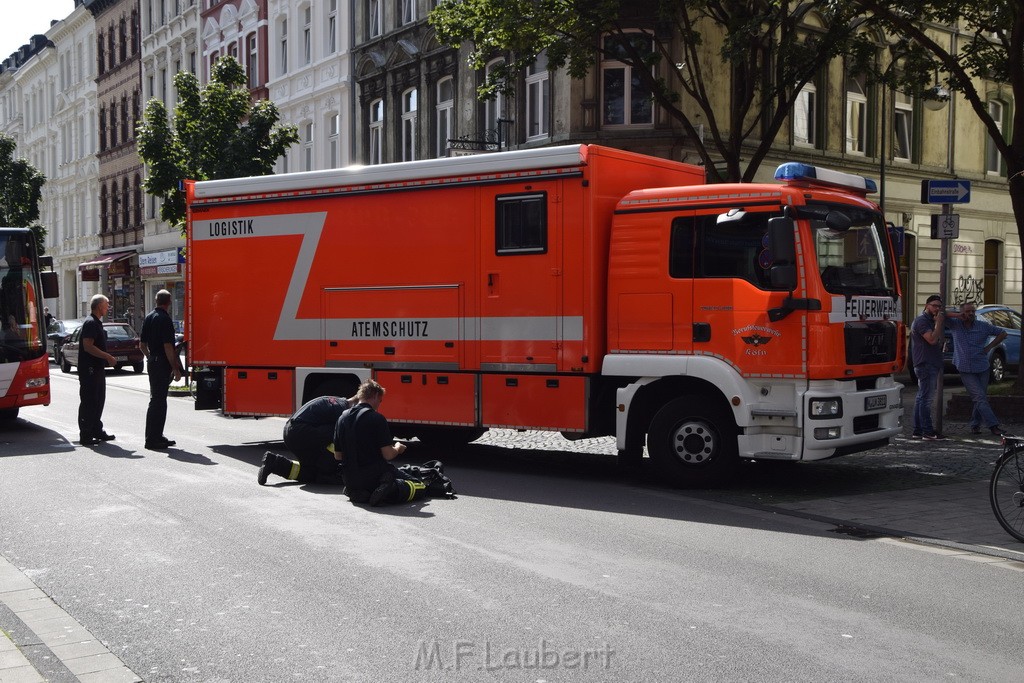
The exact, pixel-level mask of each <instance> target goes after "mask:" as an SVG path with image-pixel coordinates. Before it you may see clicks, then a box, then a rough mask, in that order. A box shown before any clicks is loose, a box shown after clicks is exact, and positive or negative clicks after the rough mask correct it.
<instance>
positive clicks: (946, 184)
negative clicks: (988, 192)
mask: <svg viewBox="0 0 1024 683" xmlns="http://www.w3.org/2000/svg"><path fill="white" fill-rule="evenodd" d="M970 201H971V181H970V180H922V181H921V203H922V204H967V203H969V202H970Z"/></svg>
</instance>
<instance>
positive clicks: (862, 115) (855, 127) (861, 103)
mask: <svg viewBox="0 0 1024 683" xmlns="http://www.w3.org/2000/svg"><path fill="white" fill-rule="evenodd" d="M867 135H868V96H867V90H866V89H865V79H864V76H852V75H851V76H847V77H846V151H847V152H848V153H850V154H859V155H863V154H867Z"/></svg>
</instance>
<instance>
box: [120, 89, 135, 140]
mask: <svg viewBox="0 0 1024 683" xmlns="http://www.w3.org/2000/svg"><path fill="white" fill-rule="evenodd" d="M128 113H129V112H128V96H127V95H125V96H124V97H122V98H121V130H122V131H123V132H122V133H121V135H122V136H123V137H124V141H125V142H128V140H130V139H131V138H132V137H133V135H132V133H133V131H132V127H131V126H130V125H129V123H128Z"/></svg>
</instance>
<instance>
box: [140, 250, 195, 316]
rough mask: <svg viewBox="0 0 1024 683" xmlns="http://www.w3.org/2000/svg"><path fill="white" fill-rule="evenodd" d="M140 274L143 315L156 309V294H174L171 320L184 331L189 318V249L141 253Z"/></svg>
mask: <svg viewBox="0 0 1024 683" xmlns="http://www.w3.org/2000/svg"><path fill="white" fill-rule="evenodd" d="M139 273H140V275H141V277H142V282H143V284H144V288H145V302H144V303H145V306H144V312H143V315H145V313H146V312H148V311H150V310H151V309H152V308H153V305H154V302H155V300H156V293H157V292H159V291H160V290H161V289H166V290H167V291H168V292H170V293H171V310H170V314H171V320H173V321H174V326H175V329H176V330H177V331H178V332H181V331H182V330H181V325H182V321H183V320H184V319H185V248H184V247H176V248H173V249H164V250H161V251H153V252H148V253H144V254H139Z"/></svg>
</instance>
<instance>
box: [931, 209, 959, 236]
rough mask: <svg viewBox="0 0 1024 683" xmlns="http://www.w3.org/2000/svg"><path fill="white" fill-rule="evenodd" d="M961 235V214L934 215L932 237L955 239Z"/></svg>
mask: <svg viewBox="0 0 1024 683" xmlns="http://www.w3.org/2000/svg"><path fill="white" fill-rule="evenodd" d="M958 237H960V216H959V214H955V213H937V214H934V215H932V239H933V240H955V239H957V238H958Z"/></svg>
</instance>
